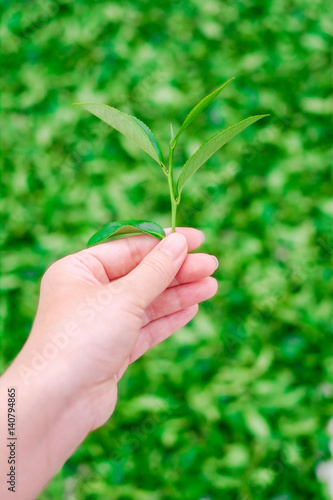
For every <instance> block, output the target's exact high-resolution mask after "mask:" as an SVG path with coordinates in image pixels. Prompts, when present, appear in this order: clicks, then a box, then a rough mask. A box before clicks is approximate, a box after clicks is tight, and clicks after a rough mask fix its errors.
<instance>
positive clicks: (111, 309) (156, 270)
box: [0, 228, 217, 500]
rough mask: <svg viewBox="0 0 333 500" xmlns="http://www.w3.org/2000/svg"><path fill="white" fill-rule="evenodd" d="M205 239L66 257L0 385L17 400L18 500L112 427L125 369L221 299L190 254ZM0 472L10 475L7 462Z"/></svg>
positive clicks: (178, 237)
mask: <svg viewBox="0 0 333 500" xmlns="http://www.w3.org/2000/svg"><path fill="white" fill-rule="evenodd" d="M170 232H171V230H170V229H169V230H166V233H170ZM202 241H203V235H202V233H201V231H198V230H196V229H191V228H177V233H176V234H172V235H169V236H167V237H166V238H165V239H163V241H161V242H158V241H157V240H156V239H154V238H152V237H151V236H149V235H145V236H142V235H141V236H133V237H132V238H127V239H123V240H118V241H112V242H108V243H105V244H102V245H98V246H94V247H92V248H89V249H86V250H83V251H81V252H78V253H76V254H73V255H69V256H67V257H65V258H63V259H61V260H59V261H57V262H56V263H55V264H53V265H52V266H51V267H50V269H49V270H48V271H47V272H46V273H45V275H44V277H43V280H42V285H41V294H40V301H39V306H38V311H37V315H36V319H35V322H34V325H33V328H32V331H31V334H30V336H29V338H28V340H27V342H26V344H25V346H24V347H23V349H22V350H21V352H20V354H19V355H18V357H17V358H16V359H15V361H14V362H13V364H12V365H11V366H10V368H9V369H8V370H7V372H6V373H5V374H4V375H3V376H2V377H1V385H0V395H1V401H3V403H4V404H5V401H4V397H5V395H6V392H7V387H12V386H14V387H16V388H17V394H18V399H17V414H18V415H19V422H18V425H19V428H18V432H19V436H20V441H19V446H20V449H19V453H18V470H19V471H20V481H19V483H18V488H19V490H18V491H17V492H16V495H15V498H17V500H28V499H31V498H35V497H36V496H37V494H38V493H39V492H40V490H41V489H42V488H43V487H44V486H45V484H46V483H47V481H48V480H49V479H50V478H51V477H52V476H53V475H54V474H55V473H56V471H57V470H58V469H59V467H60V466H61V465H62V464H63V463H64V462H65V461H66V460H67V458H68V457H69V456H70V455H71V454H72V453H73V451H74V450H75V448H76V447H77V446H78V445H79V444H80V443H81V442H82V441H83V440H84V439H85V437H86V436H87V434H88V433H89V432H90V431H91V430H93V429H96V428H97V427H99V426H101V425H103V424H104V423H105V422H106V420H107V419H108V418H109V417H110V415H111V414H112V412H113V410H114V407H115V404H116V401H117V382H118V380H119V378H120V377H121V376H122V375H123V373H124V371H125V370H126V369H127V367H128V365H129V364H130V363H131V362H133V361H135V360H136V359H137V358H139V357H140V356H141V355H142V354H144V353H145V352H146V351H147V350H148V349H149V348H150V347H152V346H154V345H156V344H157V343H159V342H161V341H162V340H164V339H166V338H167V337H169V336H170V335H171V334H172V333H173V332H175V331H176V330H178V329H179V328H181V327H182V326H184V325H185V324H186V323H188V322H189V321H190V320H191V319H192V318H193V317H194V316H195V314H196V313H197V311H198V303H199V302H201V301H203V300H207V299H209V298H210V297H212V296H213V295H214V294H215V293H216V290H217V284H216V281H215V279H214V278H211V277H209V276H210V275H211V274H212V273H213V272H214V270H215V269H216V267H217V260H216V258H215V257H213V256H211V255H207V254H202V253H196V254H188V251H191V250H194V249H196V248H198V247H199V246H200V244H201V243H202ZM3 415H5V412H3ZM0 424H3V425H1V428H2V429H3V430H4V429H5V428H6V426H5V422H0ZM3 432H4V431H3ZM37 436H38V437H37ZM2 451H3V450H1V452H2ZM4 458H5V454H2V453H1V460H3V459H4ZM0 470H3V471H5V470H7V468H6V463H5V462H3V463H0ZM1 485H2V486H4V489H3V490H2V491H1V492H0V493H3V496H2V498H4V499H6V498H11V497H10V493H8V491H7V489H6V481H2V482H1ZM2 486H1V487H2ZM8 495H9V496H8Z"/></svg>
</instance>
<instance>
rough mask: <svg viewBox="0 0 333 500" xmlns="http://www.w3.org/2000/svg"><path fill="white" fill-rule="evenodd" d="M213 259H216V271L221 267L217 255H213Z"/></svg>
mask: <svg viewBox="0 0 333 500" xmlns="http://www.w3.org/2000/svg"><path fill="white" fill-rule="evenodd" d="M212 257H214V259H215V269H217V268H218V267H219V265H220V263H219V260H218V258H217V257H215V255H212Z"/></svg>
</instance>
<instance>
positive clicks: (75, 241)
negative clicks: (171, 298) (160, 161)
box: [1, 0, 332, 500]
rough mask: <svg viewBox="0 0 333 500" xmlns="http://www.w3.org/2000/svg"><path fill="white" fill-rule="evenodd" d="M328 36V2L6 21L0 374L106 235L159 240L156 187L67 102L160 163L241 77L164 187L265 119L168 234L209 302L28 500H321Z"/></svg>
mask: <svg viewBox="0 0 333 500" xmlns="http://www.w3.org/2000/svg"><path fill="white" fill-rule="evenodd" d="M51 6H53V9H51V8H50V7H51ZM329 19H330V15H329V12H328V3H327V2H324V1H323V0H319V1H318V2H312V1H310V0H302V1H301V0H291V1H289V0H280V1H278V2H277V1H276V2H264V1H262V0H255V1H253V2H249V1H247V0H245V1H242V2H240V1H237V0H236V1H235V2H231V1H223V0H222V1H217V0H208V1H205V2H203V1H199V0H190V1H188V2H182V1H180V2H166V1H162V2H152V1H151V0H147V1H146V2H133V1H130V0H125V1H124V2H113V1H108V2H89V3H88V2H85V1H83V0H82V1H81V0H80V1H78V2H68V1H64V0H59V1H58V2H57V3H56V2H47V3H43V2H39V3H33V2H31V3H30V2H29V3H27V2H20V1H18V2H15V3H14V2H7V3H6V9H5V13H4V15H3V18H2V56H3V66H4V67H5V68H6V71H4V72H3V74H2V78H3V86H2V88H3V93H2V115H3V123H4V126H3V127H2V157H3V172H2V186H3V189H2V196H3V201H2V212H3V217H2V231H1V238H2V242H3V245H4V249H3V252H2V259H1V260H2V261H1V266H2V274H3V276H2V280H1V287H2V294H3V299H2V302H1V318H2V323H3V325H2V326H3V328H2V334H1V335H2V338H1V345H2V349H1V363H2V368H4V367H5V366H7V365H8V364H9V363H10V362H11V360H12V359H13V357H14V356H15V355H16V354H17V352H18V351H19V349H20V347H21V346H22V345H23V343H24V342H25V340H26V338H27V335H28V333H29V331H30V328H31V324H32V321H33V318H34V314H35V311H36V307H37V301H38V291H39V282H40V278H41V275H42V273H43V272H44V270H45V269H46V268H47V267H48V266H49V265H50V264H51V262H52V261H54V260H55V259H57V258H59V257H62V256H63V255H66V254H68V253H73V251H75V250H80V249H82V248H83V247H84V246H85V243H86V241H87V240H88V238H89V235H91V234H92V233H93V232H94V231H95V230H96V227H99V226H100V224H101V222H102V223H107V222H108V221H110V220H117V219H119V218H124V219H130V218H131V217H133V214H136V217H137V218H138V219H144V218H145V214H147V213H149V214H150V217H151V220H156V221H158V222H159V223H160V224H161V225H162V226H163V227H165V226H166V225H168V224H169V198H168V195H167V193H166V192H165V186H164V183H165V179H164V176H163V175H160V176H158V175H156V168H154V165H152V162H151V161H150V159H148V158H146V155H145V154H144V153H143V152H142V151H141V150H140V149H139V148H138V147H137V146H136V145H135V144H133V145H132V143H131V141H129V140H128V139H127V138H126V137H124V136H123V135H121V134H116V133H112V129H111V128H110V127H109V126H108V125H107V124H105V123H103V122H102V121H100V120H96V119H95V120H94V119H93V118H91V117H89V116H88V115H85V113H79V112H78V110H77V109H75V108H71V107H70V104H71V103H72V102H75V101H78V100H79V101H89V102H93V101H95V102H96V101H97V102H110V103H112V104H113V105H114V106H115V107H116V108H120V109H122V110H124V112H126V113H127V114H128V115H135V116H139V117H144V120H145V121H146V122H147V124H148V125H149V127H150V128H151V129H152V130H159V141H160V142H161V144H167V143H168V141H169V139H170V128H169V123H170V122H171V123H172V124H173V125H174V128H175V130H178V129H179V128H180V127H181V122H179V120H180V117H181V116H180V113H179V110H180V109H184V108H186V107H187V109H188V110H190V109H191V104H192V103H194V102H198V101H199V100H200V98H201V97H202V96H203V95H207V94H208V93H209V92H210V90H211V89H214V88H216V87H218V85H219V83H220V82H223V81H227V80H228V78H230V76H232V75H237V78H236V79H235V80H234V84H233V85H228V87H226V88H225V89H224V91H223V94H222V95H221V98H219V99H216V100H214V101H213V102H212V103H211V104H210V106H209V108H206V110H205V111H204V112H203V113H202V114H200V116H198V117H197V119H196V120H195V121H194V122H192V124H191V126H190V127H188V128H187V129H186V134H183V136H182V144H181V146H182V147H181V148H177V150H176V152H175V156H174V168H175V175H176V174H177V173H178V172H179V170H180V169H179V167H178V166H181V165H183V164H184V162H185V160H186V158H188V157H189V156H191V155H192V154H193V153H195V151H196V150H197V149H198V148H199V146H200V144H202V143H203V142H206V141H207V140H208V139H209V138H210V137H211V136H213V135H216V134H217V133H218V132H219V130H221V129H223V128H225V127H226V126H227V125H228V124H231V123H237V122H238V121H239V120H241V119H242V118H243V117H244V116H250V115H254V114H256V113H263V112H267V113H270V114H271V116H270V118H269V120H265V121H261V122H259V123H258V125H256V130H254V127H253V128H252V127H250V128H248V129H247V130H245V131H244V132H243V133H242V135H240V136H239V138H238V139H237V141H231V142H230V143H229V144H228V147H227V148H222V150H221V151H220V152H219V153H217V154H216V155H214V157H212V158H211V159H210V160H209V163H207V167H208V168H207V169H205V170H204V169H200V170H198V172H197V175H195V176H193V177H192V178H191V191H190V192H189V191H187V190H186V189H184V191H183V192H182V205H181V206H179V213H178V223H179V225H189V224H190V225H193V226H195V227H198V228H200V229H202V230H203V231H204V232H205V235H206V241H205V244H204V245H203V248H202V251H208V252H210V253H214V254H215V255H217V256H218V258H219V260H220V268H219V270H218V271H217V273H216V277H217V279H218V281H219V292H218V295H217V296H216V297H214V299H212V300H211V301H209V302H208V303H206V304H203V305H202V306H201V307H200V311H199V314H198V316H197V317H196V319H195V320H194V321H193V322H192V323H191V324H190V325H189V326H188V327H186V328H184V329H183V330H182V331H181V332H179V333H177V334H176V335H174V336H173V337H172V338H170V339H169V340H167V341H166V342H165V343H163V344H162V345H161V346H159V347H156V348H155V349H154V350H152V351H151V352H150V353H148V354H147V355H145V356H144V357H143V358H142V359H140V360H138V361H137V362H136V363H134V364H133V365H132V366H131V367H130V368H129V371H128V373H126V375H125V377H124V378H123V379H122V380H121V381H120V384H119V402H118V405H117V408H116V411H115V414H114V415H113V417H112V418H111V419H110V421H109V422H108V423H107V424H106V425H105V426H104V427H103V428H102V429H99V430H97V431H95V432H94V433H92V434H91V436H90V437H89V438H88V439H87V440H86V441H85V443H83V445H82V446H80V448H79V449H78V450H77V451H76V453H75V455H74V456H73V457H71V458H70V460H69V461H68V462H67V464H66V465H65V466H64V467H63V469H62V471H61V472H59V474H58V475H57V476H56V478H54V480H53V481H52V482H51V483H50V484H49V485H48V487H47V489H46V491H45V492H44V493H43V494H42V495H41V496H40V500H58V499H59V498H77V499H81V498H84V499H86V500H97V499H103V500H104V499H109V498H112V499H115V500H124V499H126V500H128V499H131V500H132V499H133V500H141V499H144V500H146V499H147V498H149V499H152V500H155V499H156V500H169V499H174V500H178V499H181V500H184V499H186V500H187V499H189V500H193V499H202V498H207V499H208V498H209V499H210V500H220V499H221V498H223V500H293V499H297V500H298V499H302V500H303V499H308V498H309V499H316V500H327V499H328V496H327V493H325V490H324V487H323V485H322V484H321V483H319V482H318V480H317V478H316V472H315V469H316V466H317V464H318V463H319V462H320V461H321V460H328V457H329V450H328V440H327V436H326V431H325V430H326V427H327V422H328V420H329V419H330V417H331V415H332V375H331V371H332V369H331V367H332V356H331V343H332V342H331V339H332V331H331V326H330V321H331V317H332V308H331V301H330V295H329V294H330V280H331V277H332V272H331V269H330V257H331V255H332V236H331V232H330V213H331V212H330V210H331V209H330V202H331V201H330V200H331V188H330V173H329V170H330V169H329V165H330V161H331V155H330V148H331V132H330V130H331V120H330V117H329V114H330V112H331V108H332V107H331V105H330V98H331V97H330V96H331V86H330V81H331V79H330V60H331V55H330V46H331V32H332V28H331V25H330V23H329ZM222 96H223V98H222ZM162 117H163V120H162ZM179 145H180V144H179ZM149 164H151V168H148V167H149ZM158 168H159V167H158ZM77 418H80V415H77Z"/></svg>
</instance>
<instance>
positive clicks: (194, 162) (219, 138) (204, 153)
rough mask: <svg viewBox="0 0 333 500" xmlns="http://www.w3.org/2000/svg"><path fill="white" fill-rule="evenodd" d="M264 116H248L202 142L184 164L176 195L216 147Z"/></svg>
mask: <svg viewBox="0 0 333 500" xmlns="http://www.w3.org/2000/svg"><path fill="white" fill-rule="evenodd" d="M264 116H269V115H256V116H250V117H249V118H246V119H245V120H242V121H241V122H239V123H237V124H236V125H233V126H232V127H229V128H227V129H225V130H223V131H222V132H220V133H219V134H217V135H216V136H215V137H213V138H212V139H210V140H209V141H208V142H206V143H205V144H203V145H202V146H201V147H200V148H199V149H198V150H197V151H196V152H195V153H194V154H193V155H192V156H191V157H190V158H189V159H188V160H187V162H186V163H185V164H184V166H183V169H182V171H181V173H180V176H179V179H178V182H177V193H178V194H177V196H179V195H180V193H181V192H182V189H183V187H184V185H185V184H186V182H187V181H188V180H189V178H190V177H191V176H192V175H193V174H194V172H196V171H197V170H198V168H200V167H201V166H202V165H203V164H204V163H205V162H206V161H207V160H208V159H209V158H210V157H211V156H213V154H214V153H216V151H217V150H218V149H220V148H221V147H222V146H224V145H225V144H226V143H227V142H229V141H230V140H231V139H232V138H233V137H235V136H236V135H238V134H240V133H241V132H242V131H243V130H244V129H246V128H247V127H248V126H249V125H251V124H252V123H254V122H256V121H258V120H260V119H261V118H263V117H264Z"/></svg>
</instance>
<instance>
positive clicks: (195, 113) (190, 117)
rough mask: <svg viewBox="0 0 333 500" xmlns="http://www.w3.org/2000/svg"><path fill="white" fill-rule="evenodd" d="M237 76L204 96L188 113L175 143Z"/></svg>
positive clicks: (174, 142)
mask: <svg viewBox="0 0 333 500" xmlns="http://www.w3.org/2000/svg"><path fill="white" fill-rule="evenodd" d="M234 79H235V77H234V76H233V77H232V78H230V80H228V81H227V82H226V83H224V84H223V85H221V87H219V88H217V89H216V90H214V92H212V93H211V94H209V95H207V96H206V97H204V98H203V99H202V100H201V101H200V102H199V103H198V104H197V105H196V106H195V107H194V108H193V109H192V110H191V111H190V112H189V114H188V115H187V117H186V118H185V120H184V123H183V125H182V126H181V127H180V129H179V132H178V133H177V135H176V137H175V139H174V141H173V144H176V142H177V141H178V139H179V137H180V135H181V134H182V133H183V132H184V130H185V129H186V128H187V127H188V126H189V124H190V123H191V122H192V121H193V120H194V119H195V118H196V117H197V116H198V115H199V114H200V113H201V111H203V110H204V109H205V108H207V106H209V105H210V103H211V102H213V100H214V99H215V97H217V96H218V95H219V93H220V92H221V91H222V90H223V89H224V88H225V87H226V86H227V85H228V84H229V83H230V82H232V80H234Z"/></svg>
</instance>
